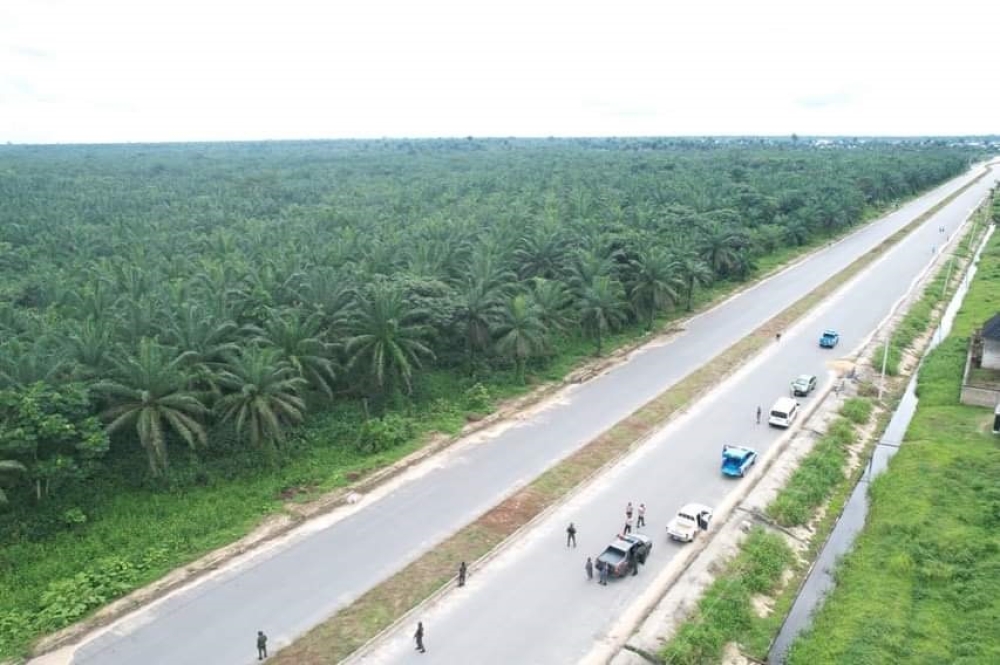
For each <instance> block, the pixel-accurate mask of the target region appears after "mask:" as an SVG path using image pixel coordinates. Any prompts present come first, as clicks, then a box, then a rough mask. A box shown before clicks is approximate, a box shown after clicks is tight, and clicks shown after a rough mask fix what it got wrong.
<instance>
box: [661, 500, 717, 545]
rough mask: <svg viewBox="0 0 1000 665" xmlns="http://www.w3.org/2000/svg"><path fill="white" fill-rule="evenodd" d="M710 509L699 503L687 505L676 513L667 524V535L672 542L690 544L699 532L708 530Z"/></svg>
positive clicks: (710, 517)
mask: <svg viewBox="0 0 1000 665" xmlns="http://www.w3.org/2000/svg"><path fill="white" fill-rule="evenodd" d="M711 519H712V509H711V508H709V507H708V506H706V505H703V504H700V503H689V504H687V505H686V506H684V507H683V508H681V509H680V510H678V511H677V515H676V516H674V518H673V519H672V520H670V523H669V524H667V535H668V536H670V537H671V538H672V539H674V540H679V541H681V542H685V543H690V542H691V541H692V540H694V537H695V536H697V535H698V532H699V531H706V530H708V523H709V522H710V521H711Z"/></svg>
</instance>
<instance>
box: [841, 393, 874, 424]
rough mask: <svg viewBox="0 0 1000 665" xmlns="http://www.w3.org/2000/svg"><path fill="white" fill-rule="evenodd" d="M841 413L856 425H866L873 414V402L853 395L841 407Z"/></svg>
mask: <svg viewBox="0 0 1000 665" xmlns="http://www.w3.org/2000/svg"><path fill="white" fill-rule="evenodd" d="M840 414H841V415H842V416H844V417H845V418H847V419H848V420H850V421H851V422H852V423H854V424H855V425H864V424H865V423H867V422H868V419H869V418H871V415H872V403H871V401H869V400H867V399H863V398H861V397H852V398H851V399H849V400H847V401H845V402H844V405H843V406H842V407H840Z"/></svg>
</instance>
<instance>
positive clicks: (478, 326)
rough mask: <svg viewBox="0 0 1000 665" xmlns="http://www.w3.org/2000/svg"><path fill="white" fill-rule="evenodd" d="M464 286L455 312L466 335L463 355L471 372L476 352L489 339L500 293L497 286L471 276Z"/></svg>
mask: <svg viewBox="0 0 1000 665" xmlns="http://www.w3.org/2000/svg"><path fill="white" fill-rule="evenodd" d="M464 286H465V288H464V289H463V292H462V293H461V295H460V296H459V307H458V311H457V313H456V316H457V319H458V325H459V327H460V329H462V333H463V337H464V338H465V352H466V359H467V361H468V364H469V371H470V372H471V371H472V370H473V368H474V364H475V357H476V352H477V351H481V350H483V349H485V348H486V347H487V345H488V344H489V343H490V340H491V339H492V334H493V328H494V326H495V325H496V322H497V318H498V316H499V312H500V307H501V303H502V297H503V294H502V292H501V291H500V289H499V288H495V287H491V285H490V284H489V283H487V282H483V281H480V280H478V279H474V278H470V279H469V280H468V281H467V282H466V283H465V285H464Z"/></svg>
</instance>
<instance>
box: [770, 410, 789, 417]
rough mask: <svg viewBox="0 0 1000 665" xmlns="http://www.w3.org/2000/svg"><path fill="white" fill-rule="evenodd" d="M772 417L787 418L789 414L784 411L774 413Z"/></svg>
mask: <svg viewBox="0 0 1000 665" xmlns="http://www.w3.org/2000/svg"><path fill="white" fill-rule="evenodd" d="M771 415H772V416H773V417H775V418H787V417H788V414H787V413H784V412H782V411H772V412H771Z"/></svg>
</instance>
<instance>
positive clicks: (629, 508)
mask: <svg viewBox="0 0 1000 665" xmlns="http://www.w3.org/2000/svg"><path fill="white" fill-rule="evenodd" d="M625 517H627V518H628V519H632V502H631V501H629V502H628V505H627V506H625Z"/></svg>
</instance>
